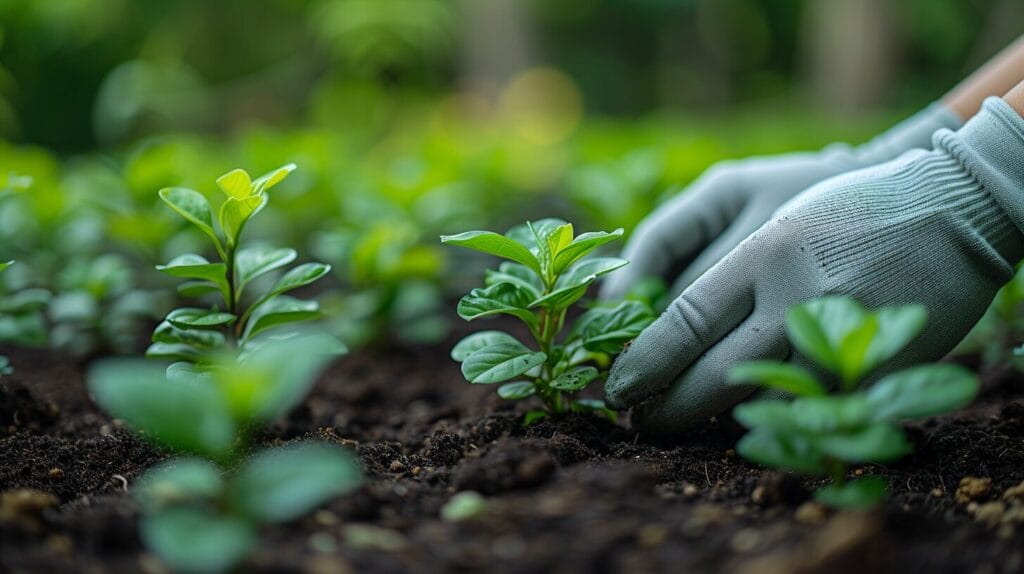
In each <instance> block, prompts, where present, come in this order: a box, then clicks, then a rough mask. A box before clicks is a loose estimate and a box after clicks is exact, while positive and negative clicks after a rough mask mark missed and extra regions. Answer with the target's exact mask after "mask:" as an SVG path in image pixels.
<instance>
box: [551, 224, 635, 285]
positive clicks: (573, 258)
mask: <svg viewBox="0 0 1024 574" xmlns="http://www.w3.org/2000/svg"><path fill="white" fill-rule="evenodd" d="M623 233H624V232H623V229H622V228H621V227H620V228H618V229H616V230H615V231H612V232H611V233H608V232H605V231H592V232H590V233H584V234H583V235H580V236H579V237H577V238H576V239H573V241H572V243H570V244H569V245H567V246H566V247H565V248H564V249H562V251H561V252H560V253H559V254H558V256H556V257H555V262H554V269H553V271H554V273H555V274H556V275H557V274H559V273H561V272H562V270H564V269H565V268H566V267H568V266H570V265H572V264H573V263H575V262H577V261H579V260H580V259H581V258H583V257H584V256H585V255H586V254H588V253H590V252H591V251H593V250H594V249H597V248H598V247H600V246H602V245H604V244H605V243H608V242H611V241H615V240H616V239H618V238H620V237H622V234H623Z"/></svg>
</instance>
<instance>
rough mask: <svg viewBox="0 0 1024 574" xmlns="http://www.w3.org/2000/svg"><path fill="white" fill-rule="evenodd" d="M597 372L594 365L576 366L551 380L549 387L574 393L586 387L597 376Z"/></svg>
mask: <svg viewBox="0 0 1024 574" xmlns="http://www.w3.org/2000/svg"><path fill="white" fill-rule="evenodd" d="M597 375H598V372H597V369H595V368H594V367H577V368H575V369H573V370H571V371H566V372H564V373H562V374H561V375H558V376H557V377H555V379H554V380H553V381H551V388H552V389H556V390H559V391H565V392H568V393H574V392H576V391H579V390H581V389H583V388H584V387H586V386H587V385H588V384H590V382H591V381H593V380H594V379H596V378H597Z"/></svg>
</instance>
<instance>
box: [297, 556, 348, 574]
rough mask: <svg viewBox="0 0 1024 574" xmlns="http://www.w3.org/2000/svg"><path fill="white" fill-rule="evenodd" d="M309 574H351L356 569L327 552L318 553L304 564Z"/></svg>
mask: <svg viewBox="0 0 1024 574" xmlns="http://www.w3.org/2000/svg"><path fill="white" fill-rule="evenodd" d="M304 566H305V569H304V570H305V571H306V572H308V573H309V574H353V573H354V572H355V571H356V569H355V568H353V567H352V565H351V564H349V563H348V562H347V561H345V560H343V559H341V558H338V557H337V556H331V555H328V554H319V555H317V556H314V557H313V558H310V559H309V560H307V561H306V563H305V564H304Z"/></svg>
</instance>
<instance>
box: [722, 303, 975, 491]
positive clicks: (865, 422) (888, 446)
mask: <svg viewBox="0 0 1024 574" xmlns="http://www.w3.org/2000/svg"><path fill="white" fill-rule="evenodd" d="M926 320H927V313H926V311H925V309H924V307H922V306H920V305H906V306H899V307H886V308H882V309H879V310H878V311H876V312H868V311H866V310H865V309H864V308H863V307H861V306H860V304H858V303H857V302H856V301H854V300H853V299H850V298H848V297H825V298H821V299H816V300H813V301H810V302H808V303H804V304H802V305H798V306H796V307H793V308H792V309H790V310H789V312H788V313H787V315H786V332H787V334H788V336H789V340H790V342H791V343H792V345H793V347H794V348H795V349H796V350H797V351H798V352H800V353H801V354H802V355H803V356H804V357H806V358H807V359H809V360H811V361H813V362H814V363H816V364H817V365H818V366H819V367H820V368H821V369H823V370H824V371H827V372H829V373H831V374H832V375H834V376H835V378H836V379H837V380H838V386H837V388H836V389H835V390H834V391H833V392H831V393H830V392H829V390H828V389H829V386H828V385H826V384H825V383H824V382H823V381H822V380H821V379H819V378H817V377H816V376H815V375H813V374H812V373H811V372H810V371H808V370H806V369H803V368H801V367H799V366H796V365H794V364H790V363H782V362H777V361H754V362H748V363H742V364H740V365H737V366H736V367H735V368H734V369H733V371H732V373H731V375H730V382H731V383H733V384H742V385H747V384H750V383H756V384H758V385H760V386H762V387H766V388H770V389H777V390H781V391H785V392H787V393H790V394H792V395H795V396H796V397H797V398H796V399H794V400H793V401H791V402H790V401H785V400H760V401H753V402H748V403H743V404H740V405H739V406H737V407H736V408H735V409H734V410H733V416H734V417H735V418H736V420H737V421H739V422H740V423H741V424H742V425H743V426H745V427H747V428H748V429H750V432H749V433H747V435H745V436H744V437H743V438H742V439H741V440H740V441H739V443H738V444H737V446H736V450H737V452H739V453H740V454H741V455H743V457H745V458H747V459H749V460H751V461H754V462H756V463H758V464H763V465H765V466H770V467H774V468H778V469H783V470H789V471H795V472H800V473H806V474H812V475H827V476H829V477H830V478H831V480H832V482H831V483H830V484H829V485H827V486H825V487H823V488H821V489H819V490H818V491H817V492H816V493H815V498H816V499H817V500H818V501H819V502H822V503H824V504H827V505H829V506H835V507H864V506H871V505H874V504H877V503H878V502H880V501H881V500H882V499H884V498H885V494H886V483H885V481H884V480H883V479H882V478H880V477H873V476H872V477H865V478H860V479H857V480H847V474H848V471H849V468H850V466H851V465H857V464H865V463H885V462H890V461H893V460H896V459H899V458H901V457H903V456H904V455H906V454H907V453H909V452H910V450H911V445H910V443H909V442H908V441H907V438H906V435H905V434H904V432H903V429H902V428H901V427H900V423H901V422H903V421H908V420H913V419H918V418H923V417H928V416H932V415H936V414H940V413H944V412H947V411H951V410H953V409H957V408H959V407H962V406H963V405H965V404H967V403H969V402H970V401H971V400H972V399H973V398H974V396H975V394H977V390H978V382H977V378H976V377H975V376H974V375H973V374H972V373H971V372H969V371H968V370H966V369H964V368H963V367H960V366H958V365H952V364H943V363H937V364H930V365H920V366H916V367H911V368H908V369H904V370H901V371H896V372H893V373H891V374H888V375H885V376H883V377H882V378H881V379H880V380H879V381H878V382H876V383H874V384H873V385H872V386H870V387H869V388H862V385H863V382H864V380H865V377H867V376H868V375H869V374H870V373H871V372H872V371H874V370H875V369H876V368H878V367H880V366H881V365H882V364H884V363H885V362H886V361H888V360H889V359H891V358H893V357H894V356H896V354H897V353H899V352H900V351H901V350H902V349H903V348H904V347H905V346H906V345H907V344H908V343H909V342H910V341H911V340H912V339H913V338H914V337H916V336H917V334H918V332H919V331H920V330H921V328H922V327H923V326H924V324H925V322H926Z"/></svg>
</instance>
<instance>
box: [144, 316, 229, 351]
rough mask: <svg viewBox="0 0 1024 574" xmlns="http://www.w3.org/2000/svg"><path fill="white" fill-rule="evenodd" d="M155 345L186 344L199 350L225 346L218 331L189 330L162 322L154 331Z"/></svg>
mask: <svg viewBox="0 0 1024 574" xmlns="http://www.w3.org/2000/svg"><path fill="white" fill-rule="evenodd" d="M153 342H154V343H168V344H178V343H184V344H186V345H191V346H194V347H197V348H205V349H217V348H221V347H223V346H224V345H225V343H226V341H225V339H224V335H223V334H222V333H220V332H218V331H211V330H208V329H188V328H184V329H182V328H179V327H176V326H174V325H173V324H171V323H170V322H168V321H162V322H161V323H160V324H159V325H157V327H156V329H154V330H153Z"/></svg>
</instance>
